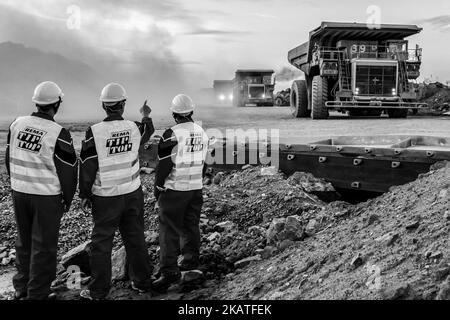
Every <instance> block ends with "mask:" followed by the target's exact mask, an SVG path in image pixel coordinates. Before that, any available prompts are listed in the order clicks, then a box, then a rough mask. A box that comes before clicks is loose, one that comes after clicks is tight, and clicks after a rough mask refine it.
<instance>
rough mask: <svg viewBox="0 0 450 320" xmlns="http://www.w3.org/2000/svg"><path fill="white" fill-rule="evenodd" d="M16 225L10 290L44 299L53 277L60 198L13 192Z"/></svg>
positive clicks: (54, 274) (61, 213)
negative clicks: (13, 267) (14, 254)
mask: <svg viewBox="0 0 450 320" xmlns="http://www.w3.org/2000/svg"><path fill="white" fill-rule="evenodd" d="M13 203H14V211H15V216H16V223H17V241H16V267H17V274H16V275H15V276H14V278H13V285H14V289H15V290H16V291H17V292H20V293H23V294H25V293H27V295H28V299H32V300H41V299H46V298H47V297H48V295H49V294H50V286H51V283H52V281H53V280H54V279H55V277H56V263H57V262H56V255H57V251H58V235H59V226H60V222H61V218H62V215H63V213H64V206H63V204H62V196H61V195H58V196H38V195H32V194H26V193H21V192H16V191H13Z"/></svg>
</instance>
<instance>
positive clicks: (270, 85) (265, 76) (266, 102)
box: [233, 69, 275, 107]
mask: <svg viewBox="0 0 450 320" xmlns="http://www.w3.org/2000/svg"><path fill="white" fill-rule="evenodd" d="M274 73H275V71H273V70H261V69H252V70H237V71H236V75H235V77H234V80H233V101H234V106H236V107H245V106H247V105H253V106H257V107H259V106H273V91H274V88H275V83H274V80H273V74H274Z"/></svg>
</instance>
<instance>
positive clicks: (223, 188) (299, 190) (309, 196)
mask: <svg viewBox="0 0 450 320" xmlns="http://www.w3.org/2000/svg"><path fill="white" fill-rule="evenodd" d="M264 170H265V169H264V168H261V167H248V168H247V169H246V170H243V171H239V172H236V171H233V172H231V173H228V174H227V173H222V172H220V173H218V174H217V175H216V177H214V179H213V182H215V184H212V185H211V186H208V187H206V188H205V203H204V206H203V209H204V212H205V214H206V215H207V216H208V217H211V218H213V219H215V220H218V221H226V220H231V221H232V222H234V223H236V226H237V228H238V229H239V230H244V231H246V230H247V228H249V227H251V226H254V225H261V224H262V225H264V226H268V224H269V223H270V222H271V221H272V219H273V218H276V217H287V216H290V215H307V214H308V213H309V212H311V215H315V214H316V212H317V210H320V208H322V207H323V206H324V205H325V203H324V202H323V201H321V200H320V199H319V197H318V196H316V195H315V194H314V193H317V194H320V193H327V192H328V193H333V194H334V193H335V191H334V189H333V187H332V186H331V185H330V184H329V183H327V182H325V181H324V180H320V179H316V178H314V177H313V176H312V175H310V174H306V173H297V174H296V175H294V176H292V177H291V178H289V179H287V178H286V176H285V175H284V174H282V173H279V172H276V173H273V174H266V173H265V171H264Z"/></svg>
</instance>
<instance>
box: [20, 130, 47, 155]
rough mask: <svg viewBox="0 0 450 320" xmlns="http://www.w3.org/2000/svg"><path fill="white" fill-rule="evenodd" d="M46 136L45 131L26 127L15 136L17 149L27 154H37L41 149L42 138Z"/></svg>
mask: <svg viewBox="0 0 450 320" xmlns="http://www.w3.org/2000/svg"><path fill="white" fill-rule="evenodd" d="M46 134H47V132H46V131H43V130H40V129H35V128H31V127H26V128H25V129H23V130H22V131H19V134H18V135H17V140H19V141H18V143H17V148H18V149H22V150H25V151H29V152H34V153H39V151H41V148H42V138H43V137H44V136H45V135H46Z"/></svg>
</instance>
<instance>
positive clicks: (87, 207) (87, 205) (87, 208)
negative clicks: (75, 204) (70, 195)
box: [81, 199, 92, 213]
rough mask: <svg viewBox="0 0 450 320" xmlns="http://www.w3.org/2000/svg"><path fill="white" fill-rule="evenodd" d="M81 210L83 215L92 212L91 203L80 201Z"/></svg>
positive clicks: (85, 200)
mask: <svg viewBox="0 0 450 320" xmlns="http://www.w3.org/2000/svg"><path fill="white" fill-rule="evenodd" d="M81 209H82V210H83V212H84V213H90V212H91V210H92V202H91V200H89V199H81Z"/></svg>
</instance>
